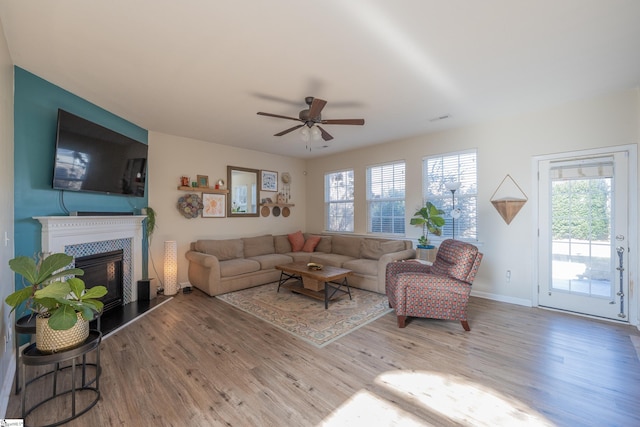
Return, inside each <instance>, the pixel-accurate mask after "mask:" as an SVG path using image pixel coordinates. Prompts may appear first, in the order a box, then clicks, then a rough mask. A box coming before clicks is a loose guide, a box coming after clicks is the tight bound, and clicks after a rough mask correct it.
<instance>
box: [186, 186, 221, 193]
mask: <svg viewBox="0 0 640 427" xmlns="http://www.w3.org/2000/svg"><path fill="white" fill-rule="evenodd" d="M178 190H180V191H190V192H196V193H213V194H229V190H217V189H215V188H213V187H206V188H205V187H188V186H186V185H185V186H181V185H180V186H178Z"/></svg>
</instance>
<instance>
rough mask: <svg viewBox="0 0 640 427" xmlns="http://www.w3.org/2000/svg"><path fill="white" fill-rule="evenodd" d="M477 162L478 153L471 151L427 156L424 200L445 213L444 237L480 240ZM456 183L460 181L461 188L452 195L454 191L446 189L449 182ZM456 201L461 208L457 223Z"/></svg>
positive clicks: (423, 189)
mask: <svg viewBox="0 0 640 427" xmlns="http://www.w3.org/2000/svg"><path fill="white" fill-rule="evenodd" d="M476 160H477V150H468V151H461V152H457V153H449V154H444V155H440V156H433V157H425V158H424V159H423V161H422V180H423V181H422V192H423V197H424V199H425V201H427V200H428V201H430V202H431V203H433V204H434V205H435V206H437V207H438V208H440V209H442V210H443V211H444V212H445V215H444V218H445V221H446V222H445V225H444V227H443V228H442V237H443V238H450V237H455V238H460V239H470V240H476V239H477V238H478V232H477V214H478V210H477V202H478V173H477V161H476ZM455 181H457V182H460V188H459V189H458V190H456V191H455V193H454V195H452V194H451V191H450V190H447V188H446V187H445V183H446V182H455ZM454 200H455V208H457V209H460V217H459V218H457V219H455V220H454V219H453V218H452V217H451V214H450V212H451V211H452V209H453V208H454ZM454 224H455V226H454ZM454 227H455V230H454ZM454 231H455V234H454Z"/></svg>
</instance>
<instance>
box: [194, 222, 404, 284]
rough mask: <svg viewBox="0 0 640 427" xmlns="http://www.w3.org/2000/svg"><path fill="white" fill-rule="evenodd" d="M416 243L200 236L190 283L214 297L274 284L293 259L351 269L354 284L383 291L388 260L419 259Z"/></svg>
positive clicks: (342, 238)
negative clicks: (296, 243)
mask: <svg viewBox="0 0 640 427" xmlns="http://www.w3.org/2000/svg"><path fill="white" fill-rule="evenodd" d="M304 236H305V238H308V237H309V236H310V235H309V234H306V233H305V234H304ZM412 247H413V244H412V243H411V241H410V240H390V239H379V238H371V237H361V236H349V235H341V234H332V235H322V236H320V241H319V243H318V245H317V246H316V247H315V249H314V250H313V252H305V251H297V252H293V251H292V248H291V243H290V241H289V237H288V235H286V234H284V235H277V236H273V235H270V234H269V235H265V236H258V237H243V238H238V239H225V240H216V239H207V240H198V241H196V242H192V243H191V250H189V251H188V252H187V253H186V258H187V260H188V261H189V281H190V282H191V284H192V285H193V286H195V287H196V288H198V289H200V290H202V291H204V292H205V293H207V294H209V295H211V296H214V295H219V294H224V293H227V292H232V291H237V290H239V289H245V288H249V287H252V286H257V285H262V284H265V283H270V282H275V281H277V280H278V279H279V278H280V270H276V269H275V266H276V265H279V264H287V263H290V262H294V261H296V262H297V261H301V262H315V263H319V264H323V265H331V266H335V267H342V268H348V269H349V270H352V271H353V274H352V275H351V276H349V285H350V286H354V287H357V288H361V289H366V290H369V291H374V292H378V293H384V292H385V288H384V280H385V277H384V276H385V270H386V267H387V264H388V263H389V262H392V261H397V260H402V259H410V258H415V254H416V253H415V250H414V249H413V248H412Z"/></svg>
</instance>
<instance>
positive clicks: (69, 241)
mask: <svg viewBox="0 0 640 427" xmlns="http://www.w3.org/2000/svg"><path fill="white" fill-rule="evenodd" d="M145 218H146V216H145V215H126V216H36V217H33V219H36V220H38V221H39V222H40V224H41V225H42V252H44V253H56V252H65V247H66V246H70V245H80V244H86V243H94V242H104V241H111V240H118V239H131V257H132V259H131V263H132V265H131V267H132V268H131V280H130V283H131V289H130V291H129V290H127V291H126V292H130V294H129V295H130V296H129V297H128V298H127V299H129V298H130V300H131V301H135V300H136V295H137V282H138V280H141V279H142V238H143V233H142V221H143V220H144V219H145ZM127 302H128V301H127Z"/></svg>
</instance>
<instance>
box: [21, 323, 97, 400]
mask: <svg viewBox="0 0 640 427" xmlns="http://www.w3.org/2000/svg"><path fill="white" fill-rule="evenodd" d="M101 316H102V311H100V312H97V313H94V320H95V321H96V323H97V329H98V331H100V332H102V327H101V326H100V317H101ZM14 330H15V334H14V335H13V341H14V342H15V344H16V389H15V393H16V394H18V393H20V369H21V367H20V366H21V365H20V362H21V358H20V340H19V339H18V335H35V334H36V315H35V313H32V314H27V315H26V316H22V317H21V318H19V319H18V320H16V323H15V324H14ZM84 362H85V361H84V360H83V363H84ZM55 369H56V370H58V369H59V366H58V365H56V367H55ZM49 373H50V372H49ZM47 374H48V373H47ZM47 374H43V375H42V376H44V375H47ZM38 378H40V377H38Z"/></svg>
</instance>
